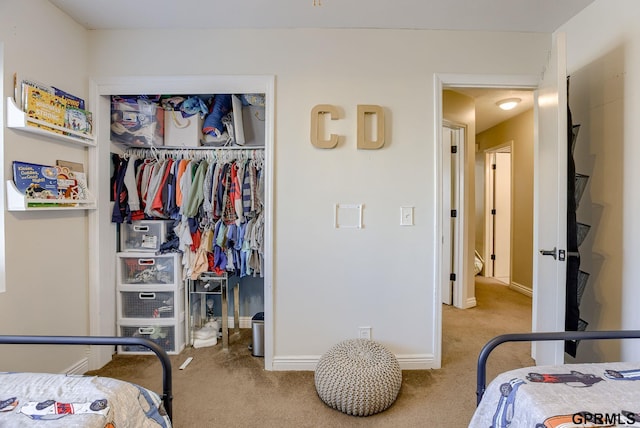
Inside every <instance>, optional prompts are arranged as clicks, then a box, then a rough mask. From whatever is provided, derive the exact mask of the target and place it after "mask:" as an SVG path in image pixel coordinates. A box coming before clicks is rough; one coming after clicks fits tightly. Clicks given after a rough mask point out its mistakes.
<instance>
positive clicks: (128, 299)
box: [118, 290, 184, 319]
mask: <svg viewBox="0 0 640 428" xmlns="http://www.w3.org/2000/svg"><path fill="white" fill-rule="evenodd" d="M118 298H119V299H120V302H119V304H118V307H119V308H120V313H119V314H118V316H119V318H150V319H155V318H177V317H179V316H180V313H181V311H183V310H184V309H183V307H184V303H183V302H184V291H183V290H180V291H157V290H154V291H146V290H131V291H128V290H120V292H119V295H118Z"/></svg>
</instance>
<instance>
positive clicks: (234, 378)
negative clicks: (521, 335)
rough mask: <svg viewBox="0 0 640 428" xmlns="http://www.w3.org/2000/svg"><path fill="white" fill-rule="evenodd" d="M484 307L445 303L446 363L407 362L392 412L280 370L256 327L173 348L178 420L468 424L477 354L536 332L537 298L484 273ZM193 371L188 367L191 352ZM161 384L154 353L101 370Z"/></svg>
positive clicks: (500, 358)
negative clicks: (256, 349) (363, 411)
mask: <svg viewBox="0 0 640 428" xmlns="http://www.w3.org/2000/svg"><path fill="white" fill-rule="evenodd" d="M476 283H477V287H476V288H477V291H476V295H477V301H478V306H477V307H475V308H472V309H467V310H460V309H456V308H453V307H450V306H444V307H443V361H442V365H443V367H442V368H441V369H438V370H405V371H403V381H402V387H401V389H400V393H399V395H398V399H397V400H396V402H395V403H394V404H393V405H392V406H391V407H390V408H389V409H387V410H386V411H384V412H382V413H379V414H377V415H373V416H368V417H355V416H348V415H345V414H343V413H341V412H339V411H336V410H333V409H331V408H329V407H328V406H326V405H325V404H324V403H323V402H322V401H320V399H319V398H318V395H317V393H316V390H315V387H314V380H313V372H273V371H265V370H264V369H263V364H264V362H263V359H262V358H256V357H253V356H251V352H250V351H249V350H248V349H247V346H248V344H250V343H251V330H241V333H240V335H239V337H233V338H232V343H231V346H230V350H229V351H228V352H224V351H222V349H221V348H222V346H221V345H220V344H218V345H217V346H215V347H212V348H202V349H193V348H190V347H189V348H187V349H185V350H184V351H183V352H182V353H181V354H180V355H177V356H172V357H171V361H172V365H173V395H174V400H173V412H174V418H173V419H174V425H175V426H176V427H179V428H182V427H189V428H191V427H214V426H216V427H217V426H221V427H224V426H227V427H343V426H349V427H359V426H367V427H392V426H393V427H452V428H458V427H465V426H467V425H468V423H469V420H470V419H471V416H472V414H473V411H474V409H475V402H476V396H475V390H476V375H475V373H476V362H477V357H478V353H479V351H480V349H481V347H482V345H483V344H484V343H486V341H487V340H489V339H490V338H491V337H493V336H495V335H498V334H502V333H507V332H522V331H530V327H531V299H530V298H528V297H526V296H523V295H522V294H519V293H517V292H515V291H512V290H510V289H508V288H507V287H505V286H504V285H498V284H496V283H493V282H491V281H488V280H485V279H484V278H478V279H477V281H476ZM529 348H530V346H529V345H528V344H526V343H515V344H505V345H501V346H500V347H499V348H498V350H497V351H495V352H494V353H493V354H492V355H491V357H490V358H489V370H488V378H489V379H491V378H492V377H493V376H495V374H496V373H498V372H499V371H502V370H507V369H510V368H516V367H523V366H527V365H532V364H533V361H532V360H531V359H530V358H529ZM190 356H191V357H193V361H192V362H191V364H190V365H189V366H188V367H187V368H186V369H185V370H178V367H179V366H180V364H182V362H184V360H185V359H186V358H187V357H190ZM92 373H93V374H99V375H103V376H111V377H115V378H118V379H123V380H127V381H131V382H135V383H138V384H140V385H143V386H146V387H148V388H151V389H153V390H155V391H161V390H162V387H161V378H160V364H159V363H158V362H157V360H155V357H153V356H137V355H117V356H115V358H114V360H113V361H112V362H110V363H109V364H107V365H106V366H105V367H103V368H102V369H100V370H98V371H95V372H92Z"/></svg>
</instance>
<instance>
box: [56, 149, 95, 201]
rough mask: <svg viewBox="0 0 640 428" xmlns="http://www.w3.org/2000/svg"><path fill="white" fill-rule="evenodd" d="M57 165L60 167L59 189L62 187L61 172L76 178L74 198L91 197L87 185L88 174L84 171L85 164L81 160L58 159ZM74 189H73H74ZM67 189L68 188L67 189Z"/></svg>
mask: <svg viewBox="0 0 640 428" xmlns="http://www.w3.org/2000/svg"><path fill="white" fill-rule="evenodd" d="M56 166H57V167H58V189H59V191H60V190H62V189H61V186H60V185H61V184H64V183H61V181H60V174H62V175H67V176H72V177H73V179H74V180H75V186H76V189H75V192H76V194H75V196H74V199H80V200H84V199H88V198H89V190H88V187H87V176H86V174H85V172H84V165H83V164H81V163H79V162H71V161H65V160H60V159H59V160H57V161H56ZM62 178H63V179H64V177H62ZM72 190H73V189H72ZM65 191H66V189H65Z"/></svg>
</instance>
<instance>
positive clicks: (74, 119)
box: [64, 106, 93, 134]
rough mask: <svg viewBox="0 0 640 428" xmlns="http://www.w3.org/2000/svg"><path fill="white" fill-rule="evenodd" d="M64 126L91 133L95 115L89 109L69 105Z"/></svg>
mask: <svg viewBox="0 0 640 428" xmlns="http://www.w3.org/2000/svg"><path fill="white" fill-rule="evenodd" d="M64 127H65V128H68V129H72V130H74V131H78V132H83V133H85V134H91V130H92V128H93V116H92V115H91V112H89V111H86V110H83V109H81V108H76V107H69V106H67V108H66V110H65V115H64Z"/></svg>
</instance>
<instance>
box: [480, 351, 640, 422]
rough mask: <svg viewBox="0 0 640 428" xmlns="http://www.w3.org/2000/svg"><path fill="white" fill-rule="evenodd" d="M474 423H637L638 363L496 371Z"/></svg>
mask: <svg viewBox="0 0 640 428" xmlns="http://www.w3.org/2000/svg"><path fill="white" fill-rule="evenodd" d="M469 426H470V427H473V428H480V427H481V428H505V427H513V428H518V427H532V428H552V427H553V428H560V427H567V428H568V427H613V426H616V427H617V426H639V427H640V363H621V362H618V363H597V364H565V365H560V366H534V367H527V368H522V369H516V370H511V371H508V372H505V373H501V374H500V375H498V376H497V377H496V378H495V379H494V380H493V381H492V382H491V383H490V384H489V386H488V387H487V389H486V391H485V392H484V395H483V397H482V401H480V404H479V405H478V408H477V409H476V412H475V413H474V415H473V418H472V419H471V423H470V424H469Z"/></svg>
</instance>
